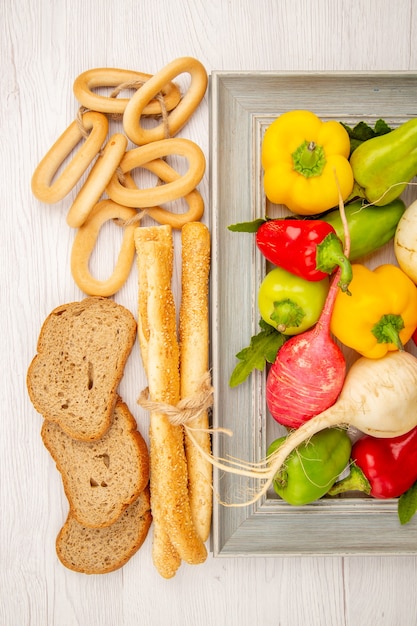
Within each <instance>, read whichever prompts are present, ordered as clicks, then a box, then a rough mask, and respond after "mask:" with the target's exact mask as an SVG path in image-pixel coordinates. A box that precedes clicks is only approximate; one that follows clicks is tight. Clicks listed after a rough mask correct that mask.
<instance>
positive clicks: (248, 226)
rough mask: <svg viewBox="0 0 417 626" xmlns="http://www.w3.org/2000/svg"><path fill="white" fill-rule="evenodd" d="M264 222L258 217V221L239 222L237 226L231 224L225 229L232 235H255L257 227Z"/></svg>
mask: <svg viewBox="0 0 417 626" xmlns="http://www.w3.org/2000/svg"><path fill="white" fill-rule="evenodd" d="M266 221H267V220H266V219H263V218H262V217H259V218H258V219H256V220H253V222H240V223H239V224H231V225H230V226H228V227H227V228H228V229H229V230H231V231H233V232H234V233H256V231H257V230H258V228H259V226H261V225H262V224H263V223H264V222H266Z"/></svg>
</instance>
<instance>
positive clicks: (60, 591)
mask: <svg viewBox="0 0 417 626" xmlns="http://www.w3.org/2000/svg"><path fill="white" fill-rule="evenodd" d="M0 28H1V38H0V46H1V48H0V50H1V60H2V68H1V72H0V85H1V104H0V122H1V126H0V128H1V139H2V141H1V144H0V150H1V152H0V155H1V166H2V167H1V174H0V177H1V187H0V190H1V195H0V198H1V200H0V211H1V216H2V227H1V247H0V255H1V257H0V271H1V282H2V287H3V289H2V298H1V305H0V306H1V316H2V317H1V319H2V323H3V333H2V335H1V336H2V349H1V364H2V379H1V385H0V390H1V400H2V401H1V406H2V415H1V437H0V507H1V508H0V624H2V626H29V625H30V626H75V625H77V626H114V625H117V626H134V625H136V624H138V623H141V624H144V625H145V626H148V625H149V626H159V625H163V624H169V625H170V626H180V625H181V626H195V625H196V624H201V625H202V626H214V625H216V626H219V625H221V626H222V625H223V624H225V625H226V624H227V625H228V626H249V625H251V626H252V625H254V624H256V625H258V624H259V626H261V625H262V626H269V625H270V626H272V625H273V626H277V625H278V624H280V625H281V626H300V625H306V626H316V625H317V626H365V625H367V624H370V623H374V624H378V625H386V626H397V625H400V624H401V625H405V626H413V625H415V624H417V595H416V592H415V590H416V586H417V568H416V565H417V559H416V558H415V557H408V556H403V557H392V556H390V557H377V556H367V557H360V558H359V557H340V556H338V557H333V556H328V557H314V556H311V557H285V558H283V557H272V558H253V557H250V558H244V557H243V558H213V556H212V554H210V555H209V558H208V560H207V561H206V563H204V564H203V565H200V566H189V565H185V564H183V565H181V567H180V569H179V571H178V573H177V575H176V576H175V578H173V579H171V580H164V579H162V578H161V577H160V575H159V574H158V573H157V571H156V570H155V568H154V567H153V565H152V560H151V537H152V533H150V534H149V536H148V539H147V540H146V542H145V544H144V546H143V547H142V548H141V550H140V551H139V552H138V553H137V554H136V555H135V556H134V557H133V558H132V559H131V560H130V561H129V562H128V563H127V565H126V566H125V567H124V568H122V569H121V570H118V571H117V572H114V573H112V574H107V575H103V576H85V575H81V574H77V573H75V572H71V571H69V570H66V569H65V568H64V567H63V566H62V565H61V564H60V562H59V561H58V559H57V557H56V554H55V545H54V542H55V536H56V534H57V532H58V531H59V529H60V527H61V525H62V523H63V521H64V520H65V517H66V513H67V502H66V499H65V496H64V495H63V491H62V485H61V480H60V477H59V475H58V472H57V471H56V468H55V466H54V463H53V461H52V460H51V458H50V456H49V454H48V453H47V451H46V450H45V448H44V447H43V444H42V442H41V439H40V427H41V418H40V416H39V415H38V414H37V413H36V412H35V411H34V409H33V407H32V405H31V404H30V402H29V399H28V396H27V393H26V386H25V376H26V370H27V367H28V365H29V363H30V360H31V359H32V357H33V356H34V354H35V351H36V341H37V337H38V334H39V330H40V326H41V324H42V322H43V320H44V319H45V317H46V316H47V315H48V314H49V312H50V311H51V310H52V309H53V308H54V307H55V306H58V305H59V304H63V303H65V302H70V301H72V300H78V299H80V298H82V297H83V294H82V292H81V291H80V290H79V289H78V287H77V286H76V285H75V284H74V282H73V280H72V277H71V273H70V266H69V259H70V253H71V246H72V241H73V238H74V231H73V230H71V229H70V228H69V227H68V226H67V224H66V221H65V217H66V213H67V211H68V208H69V206H70V197H67V198H66V199H64V200H63V201H62V202H59V203H57V204H55V205H45V204H43V203H41V202H39V201H37V200H36V199H35V198H34V196H33V195H32V193H31V188H30V180H31V176H32V173H33V170H34V168H35V167H36V165H37V163H38V162H39V160H40V158H41V157H42V156H43V155H44V154H45V152H46V151H47V150H48V149H49V147H50V146H51V145H52V143H53V142H54V141H55V140H56V139H57V138H58V136H59V135H60V134H61V133H62V132H63V131H64V129H65V128H66V127H67V126H68V125H69V123H71V122H72V121H73V119H74V118H75V115H76V111H77V102H76V100H75V97H74V95H73V92H72V85H73V82H74V80H75V78H76V77H77V76H78V75H79V74H80V73H81V72H83V71H85V70H87V69H91V68H94V67H120V68H126V69H134V70H139V71H142V72H147V73H155V72H156V71H158V70H159V69H161V68H162V67H163V66H164V65H166V64H167V63H168V62H169V61H171V60H173V59H175V58H177V57H180V56H193V57H196V58H198V59H199V60H200V61H201V62H202V63H203V64H204V66H205V67H206V69H207V72H208V73H210V72H212V71H213V70H302V71H309V70H326V71H331V70H349V71H356V70H367V71H378V70H394V71H395V70H417V46H416V45H415V42H416V39H417V2H416V1H415V0H396V2H392V0H314V1H313V0H311V1H310V0H259V1H258V2H254V1H253V0H170V1H169V2H166V1H164V0H154V1H153V2H144V0H119V1H118V2H115V1H112V0H90V1H89V2H85V1H82V0H72V1H71V2H68V1H66V0H36V1H35V2H33V0H17V1H16V0H15V1H12V0H3V3H2V20H1V25H0ZM416 95H417V94H416ZM350 97H351V98H354V97H355V94H354V93H352V94H351V95H350ZM180 134H181V136H183V137H187V138H189V139H191V140H193V141H195V142H196V143H198V144H199V146H200V147H201V148H202V149H203V151H204V153H205V155H206V157H207V161H208V163H209V117H208V95H206V96H205V98H204V100H203V102H202V103H201V105H200V107H199V109H198V110H197V112H196V113H195V114H194V116H193V118H192V119H191V120H190V122H189V123H188V124H187V125H186V126H185V127H184V129H183V130H182V131H181V133H180ZM199 189H200V191H201V193H202V195H203V198H204V199H205V201H206V203H207V202H208V197H209V170H208V169H207V171H206V174H205V176H204V178H203V180H202V182H201V184H200V186H199ZM204 219H205V221H206V222H207V215H206V216H205V218H204ZM120 241H121V233H120V229H119V230H118V229H117V227H116V226H114V225H107V226H106V228H105V229H104V232H103V233H102V235H101V236H100V240H99V246H98V248H97V249H96V250H95V252H94V255H93V258H92V261H91V264H92V271H93V272H94V273H95V274H96V275H97V276H100V277H105V276H106V275H108V273H109V272H110V271H111V268H112V266H113V264H114V262H115V259H116V258H117V253H118V249H119V246H120ZM178 280H179V276H178V270H177V272H176V275H175V277H174V282H175V285H176V297H177V298H178ZM136 298H137V277H136V273H135V271H134V270H132V273H131V275H130V277H129V281H128V283H127V284H126V285H125V286H124V287H123V288H122V290H121V291H120V292H119V293H118V294H117V295H116V297H115V299H116V300H117V301H118V302H120V303H121V304H123V305H124V306H126V307H128V308H129V309H131V310H132V312H133V313H134V314H135V313H136ZM145 385H146V379H145V377H144V374H143V370H142V368H141V365H140V355H139V349H138V347H137V346H135V348H134V350H133V352H132V355H131V357H130V359H129V361H128V364H127V367H126V370H125V376H124V378H123V381H122V383H121V387H120V392H121V395H122V396H123V398H124V399H125V401H126V402H127V403H128V405H129V406H130V408H131V410H132V412H133V413H134V415H135V417H136V419H137V421H138V425H139V428H140V430H141V431H142V432H143V433H144V434H145V435H146V431H147V426H148V418H147V415H146V413H145V412H144V411H142V410H141V409H140V407H139V406H138V405H137V403H136V401H137V397H138V395H139V393H140V391H141V390H142V389H143V387H144V386H145ZM405 532H406V530H405ZM209 547H210V546H209Z"/></svg>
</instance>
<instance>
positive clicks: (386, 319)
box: [372, 313, 404, 352]
mask: <svg viewBox="0 0 417 626" xmlns="http://www.w3.org/2000/svg"><path fill="white" fill-rule="evenodd" d="M403 328H404V320H403V318H402V317H401V315H394V314H392V313H389V314H387V315H383V316H382V317H381V319H380V320H379V322H377V323H376V324H375V326H374V327H373V328H372V334H373V335H374V337H376V339H377V341H378V343H393V344H394V346H396V347H397V349H398V350H400V351H401V352H402V351H403V350H404V346H403V343H402V341H401V339H400V334H399V333H400V331H401V330H402V329H403Z"/></svg>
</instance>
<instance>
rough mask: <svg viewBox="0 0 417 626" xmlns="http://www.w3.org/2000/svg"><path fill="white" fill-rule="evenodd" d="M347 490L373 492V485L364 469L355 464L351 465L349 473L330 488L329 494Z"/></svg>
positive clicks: (337, 493) (335, 494)
mask: <svg viewBox="0 0 417 626" xmlns="http://www.w3.org/2000/svg"><path fill="white" fill-rule="evenodd" d="M346 491H361V492H362V493H366V494H367V495H369V494H370V493H371V485H370V483H369V480H368V479H367V478H366V476H365V474H364V473H363V471H362V470H361V469H360V468H359V467H358V466H357V465H356V464H355V463H352V465H351V466H350V472H349V475H348V476H346V478H342V480H339V482H337V483H335V484H334V485H333V487H331V488H330V489H329V491H328V492H327V495H329V496H337V495H339V494H340V493H345V492H346Z"/></svg>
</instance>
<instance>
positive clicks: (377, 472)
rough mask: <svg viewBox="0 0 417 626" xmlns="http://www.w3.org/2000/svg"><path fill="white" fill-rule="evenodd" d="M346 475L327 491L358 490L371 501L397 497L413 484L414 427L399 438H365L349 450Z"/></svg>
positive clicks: (416, 458) (416, 472)
mask: <svg viewBox="0 0 417 626" xmlns="http://www.w3.org/2000/svg"><path fill="white" fill-rule="evenodd" d="M351 457H352V460H353V463H352V464H351V466H350V474H349V476H347V477H346V478H344V479H342V480H341V481H340V482H339V483H336V484H335V485H334V487H333V488H332V489H331V490H330V491H329V494H330V495H336V494H338V493H343V492H345V491H362V492H365V493H367V494H369V495H371V496H372V497H374V498H379V499H385V498H397V497H398V496H401V495H402V494H403V493H405V492H406V491H407V490H408V489H409V488H410V487H411V486H412V485H414V483H415V482H416V481H417V427H416V428H413V429H412V430H410V431H409V432H408V433H406V434H405V435H401V436H400V437H389V438H382V437H381V438H380V437H371V436H370V435H365V436H364V437H362V438H361V439H359V440H358V441H357V442H356V443H355V444H354V445H353V447H352V454H351Z"/></svg>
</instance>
